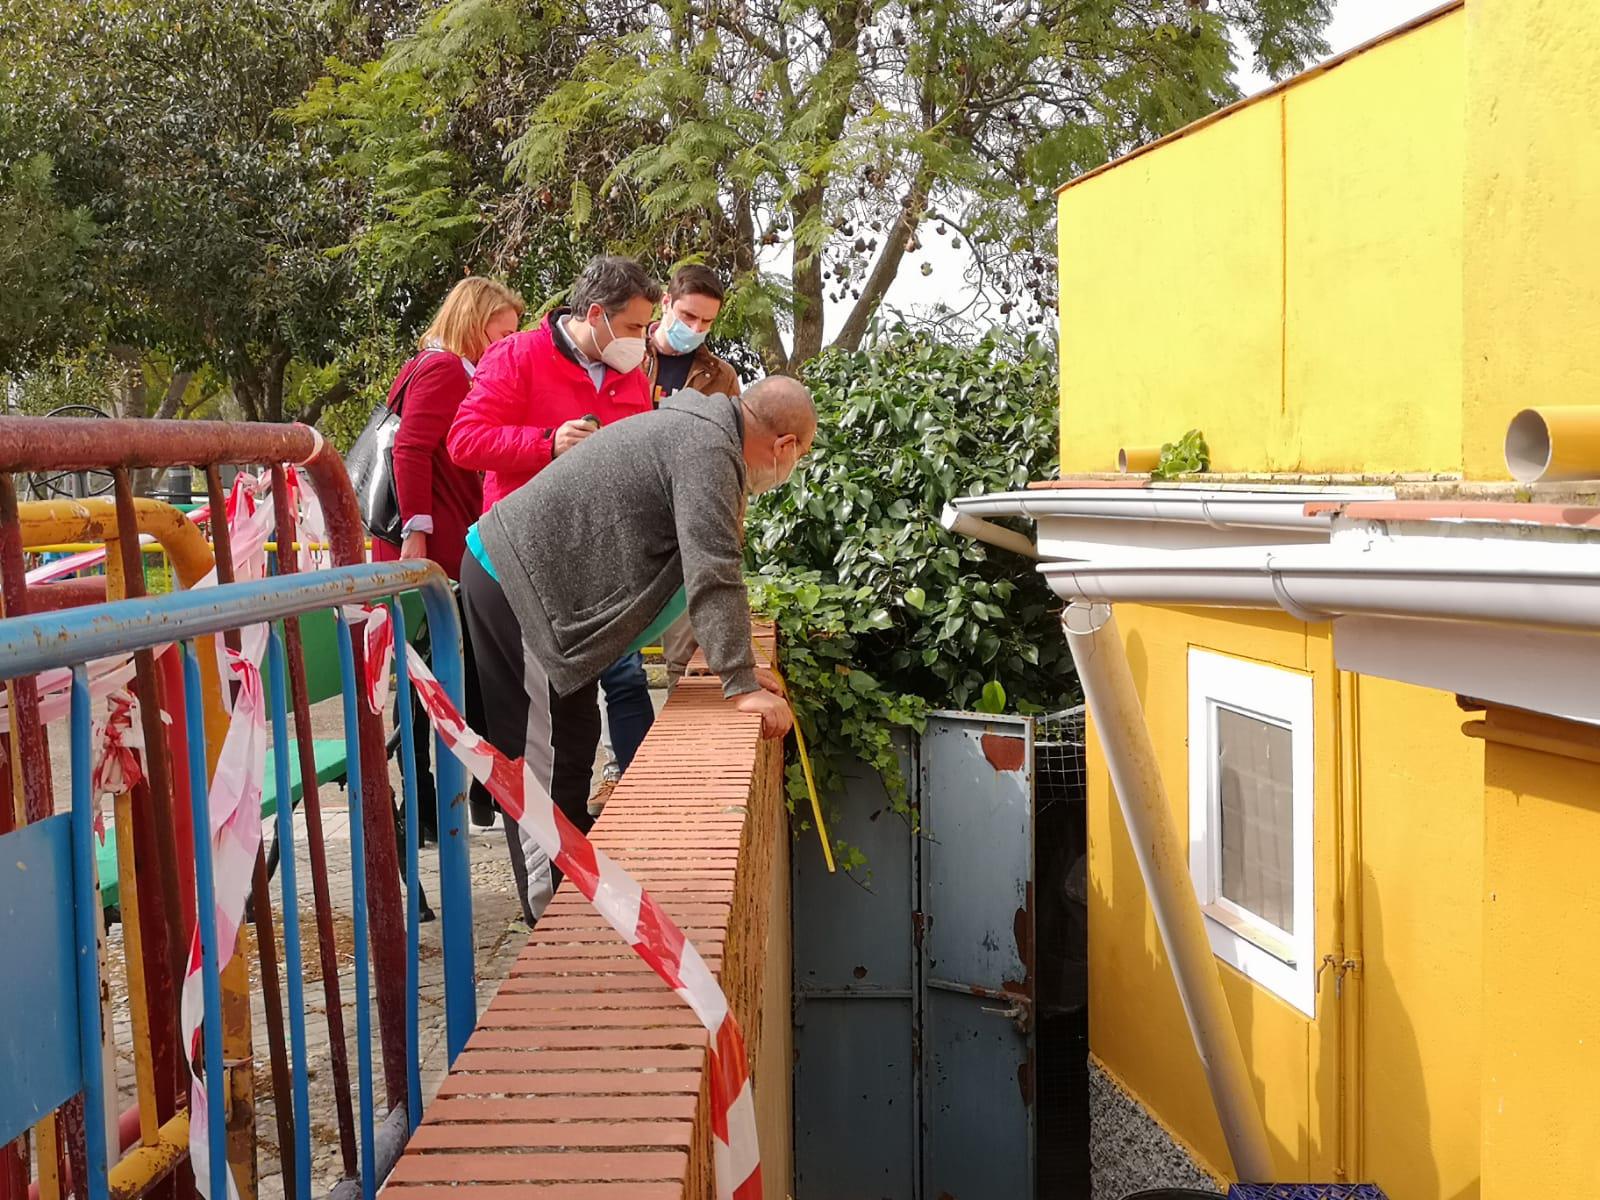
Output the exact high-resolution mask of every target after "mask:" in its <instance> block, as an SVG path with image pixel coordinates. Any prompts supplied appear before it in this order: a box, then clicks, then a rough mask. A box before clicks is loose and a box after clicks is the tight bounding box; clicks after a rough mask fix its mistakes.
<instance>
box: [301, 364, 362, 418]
mask: <svg viewBox="0 0 1600 1200" xmlns="http://www.w3.org/2000/svg"><path fill="white" fill-rule="evenodd" d="M355 394H356V390H355V388H353V387H351V386H350V385H349V384H348V383H347V382H345V379H344V376H342V375H341V376H340V377H339V378H338V379H336V380H334V381H333V386H332V387H330V388H329V389H328V390H327V391H325V392H323V393H322V395H320V396H318V397H317V398H316V399H315V400H313V401H312V402H311V403H310V404H308V405H306V407H305V410H304V411H303V412H301V413H300V414H299V416H298V418H297V419H298V420H299V421H300V423H301V424H302V425H315V424H316V423H317V422H318V421H320V420H322V414H323V412H324V411H325V410H326V409H327V407H328V406H329V405H330V404H342V403H343V402H344V401H346V400H348V399H350V397H351V396H353V395H355Z"/></svg>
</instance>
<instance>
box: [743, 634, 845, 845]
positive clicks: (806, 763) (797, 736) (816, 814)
mask: <svg viewBox="0 0 1600 1200" xmlns="http://www.w3.org/2000/svg"><path fill="white" fill-rule="evenodd" d="M755 650H756V658H757V659H760V658H761V647H760V646H757V647H756V648H755ZM768 666H769V667H770V668H771V670H772V673H773V674H774V675H776V676H777V677H778V682H779V683H781V684H783V691H784V696H785V698H786V699H787V697H788V692H789V685H788V683H787V682H785V680H784V678H783V672H781V671H779V670H778V661H777V656H776V655H774V656H773V659H772V662H771V663H769V664H768ZM789 712H790V715H792V716H793V717H794V743H795V746H796V747H797V748H798V749H799V751H800V770H801V771H802V772H803V773H804V774H805V777H806V791H807V792H809V793H810V795H811V816H812V819H813V820H814V821H816V823H817V840H818V841H820V842H821V843H822V858H823V861H824V862H826V863H827V864H828V874H830V875H832V874H833V873H834V865H833V847H832V846H831V845H829V843H828V826H827V823H826V822H825V821H823V819H822V801H821V800H819V799H818V798H817V781H816V778H815V777H814V776H813V775H812V774H811V755H810V754H809V753H807V751H806V735H805V731H804V730H803V729H801V728H800V714H799V713H797V712H795V711H794V702H793V701H790V702H789Z"/></svg>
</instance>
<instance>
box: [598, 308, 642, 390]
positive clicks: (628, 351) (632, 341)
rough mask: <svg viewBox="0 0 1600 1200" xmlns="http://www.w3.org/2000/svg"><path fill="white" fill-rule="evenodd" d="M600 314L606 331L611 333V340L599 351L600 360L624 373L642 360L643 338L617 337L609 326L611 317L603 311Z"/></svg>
mask: <svg viewBox="0 0 1600 1200" xmlns="http://www.w3.org/2000/svg"><path fill="white" fill-rule="evenodd" d="M600 316H601V317H602V318H603V319H604V321H605V323H606V332H607V333H609V334H611V340H610V341H609V342H607V343H606V348H605V349H604V350H602V351H600V361H601V362H603V363H605V364H606V366H608V367H610V368H611V369H612V370H613V371H621V372H622V373H623V374H624V375H626V374H627V373H628V372H629V371H632V370H634V369H635V368H636V367H638V365H639V364H640V363H642V362H643V361H644V339H643V338H642V337H629V338H625V337H618V336H617V335H616V333H615V332H613V330H612V328H611V318H610V317H609V316H606V314H605V313H601V314H600Z"/></svg>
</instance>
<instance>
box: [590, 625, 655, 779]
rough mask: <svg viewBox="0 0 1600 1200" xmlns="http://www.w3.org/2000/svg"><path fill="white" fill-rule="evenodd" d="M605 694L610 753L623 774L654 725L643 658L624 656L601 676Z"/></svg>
mask: <svg viewBox="0 0 1600 1200" xmlns="http://www.w3.org/2000/svg"><path fill="white" fill-rule="evenodd" d="M600 687H601V690H602V691H604V692H605V694H606V717H607V718H608V720H609V721H610V723H611V749H612V750H614V751H615V752H616V755H617V766H618V767H620V768H622V770H624V771H626V770H627V769H628V764H629V763H631V762H632V761H633V756H634V755H635V754H636V753H638V750H639V743H641V742H643V741H644V735H645V734H647V733H649V732H650V726H651V725H653V724H654V723H655V719H656V706H655V705H654V704H651V703H650V681H649V679H648V678H647V677H646V676H645V673H644V655H642V654H639V653H637V652H636V653H633V654H624V655H623V656H622V657H621V658H619V659H617V661H616V662H614V663H612V664H611V665H610V666H609V667H607V668H606V669H605V671H604V673H603V674H601V676H600Z"/></svg>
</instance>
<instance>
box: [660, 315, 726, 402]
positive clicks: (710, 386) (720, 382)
mask: <svg viewBox="0 0 1600 1200" xmlns="http://www.w3.org/2000/svg"><path fill="white" fill-rule="evenodd" d="M655 332H656V330H655V326H654V325H652V326H651V327H650V332H649V333H648V334H646V335H645V342H644V345H645V354H644V377H645V379H646V380H647V381H648V382H649V385H650V397H651V399H652V401H653V402H654V403H655V404H656V405H657V406H659V405H660V404H661V397H660V396H657V395H656V374H657V372H658V370H659V368H660V365H661V361H660V358H659V357H658V354H657V351H656V338H655ZM683 386H684V387H685V388H692V389H694V390H695V391H697V392H699V393H700V394H701V395H703V396H715V395H717V394H719V393H720V394H722V395H724V396H737V395H738V394H739V372H737V371H735V370H734V369H733V364H732V363H730V362H729V361H728V360H727V359H724V358H718V357H717V356H716V355H715V354H713V353H711V351H709V350H707V349H706V348H705V347H704V346H701V347H700V348H699V349H698V350H696V351H695V352H694V361H693V362H692V363H690V364H689V378H687V379H685V380H684V381H683Z"/></svg>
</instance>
